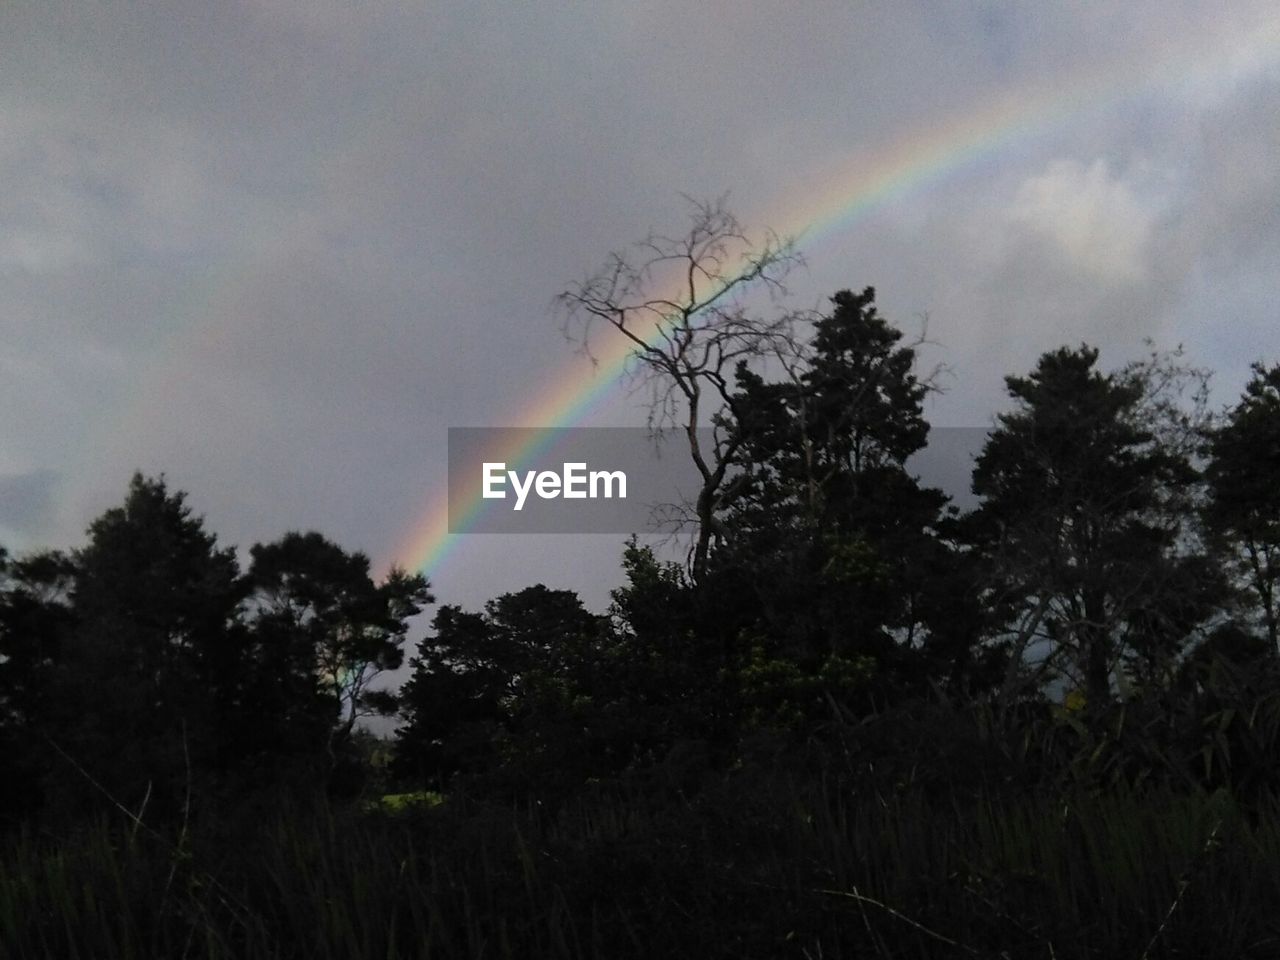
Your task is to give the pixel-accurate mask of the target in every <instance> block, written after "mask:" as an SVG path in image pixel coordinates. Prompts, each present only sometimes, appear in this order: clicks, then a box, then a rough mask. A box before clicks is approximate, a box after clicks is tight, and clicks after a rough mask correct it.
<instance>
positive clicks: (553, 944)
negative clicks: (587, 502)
mask: <svg viewBox="0 0 1280 960" xmlns="http://www.w3.org/2000/svg"><path fill="white" fill-rule="evenodd" d="M691 302H693V301H691ZM689 316H692V311H690V314H689ZM687 319H689V317H686V320H687ZM736 322H737V321H736V320H735V319H734V317H732V316H730V317H729V329H730V332H731V333H732V334H733V335H735V336H736V335H737V332H738V331H739V330H740V328H739V327H737V326H734V325H733V324H735V323H736ZM690 329H692V328H690ZM808 330H809V335H808V338H807V339H806V340H805V341H803V342H802V343H798V344H797V343H795V342H792V341H790V340H788V341H786V347H787V352H786V353H785V355H783V354H781V353H780V352H779V353H775V354H774V358H775V359H785V360H786V361H787V362H784V363H775V364H759V365H753V363H752V362H751V361H755V360H758V359H760V357H759V356H758V355H755V354H753V355H750V356H744V357H742V358H740V360H738V361H735V363H734V365H733V366H734V369H733V370H732V371H731V376H730V377H729V378H727V379H726V378H723V377H722V376H721V367H719V366H716V367H706V366H701V367H699V366H696V365H695V366H692V367H690V366H680V363H682V362H683V359H682V358H683V357H685V356H687V355H688V343H689V342H692V340H690V341H688V342H686V343H685V344H684V345H683V346H682V345H681V344H680V343H679V342H677V343H676V350H677V352H676V354H675V356H676V359H677V361H678V362H677V363H675V364H673V365H669V366H666V367H662V368H661V372H662V373H663V375H670V376H671V377H672V378H673V379H672V380H671V381H670V382H671V383H674V384H675V385H676V387H677V388H689V389H690V390H694V391H696V389H699V388H700V385H701V386H705V385H706V384H708V383H710V384H711V385H712V386H713V387H715V389H716V395H717V396H718V397H719V398H720V399H721V400H722V401H723V404H722V405H721V406H720V407H719V411H718V413H716V414H715V418H714V419H715V426H716V431H717V433H716V437H717V439H716V442H715V446H714V447H711V448H707V449H706V450H705V451H703V452H704V453H705V457H704V462H703V464H702V467H704V468H705V469H704V470H703V473H702V475H703V478H704V486H703V488H702V490H701V492H700V493H699V497H698V502H697V503H696V504H693V505H692V506H691V509H690V516H691V517H692V518H693V519H694V521H695V522H696V529H695V530H694V533H695V536H694V537H693V538H692V542H693V544H694V547H693V549H692V550H691V553H690V557H689V560H688V562H687V563H683V564H681V563H674V562H670V561H665V560H662V559H659V558H658V556H656V555H655V553H654V552H653V551H652V550H651V549H649V548H647V547H644V546H640V545H639V544H638V543H637V542H635V541H632V542H630V543H629V544H628V545H627V546H626V548H625V549H624V551H623V554H622V568H623V572H624V574H625V577H624V582H623V584H622V586H620V587H619V588H618V589H617V590H615V591H614V593H613V595H612V603H611V604H610V606H609V608H608V610H607V611H605V612H604V613H601V614H597V613H593V612H590V611H588V610H586V609H585V608H584V606H583V604H582V603H581V601H580V599H579V598H578V597H577V596H576V595H575V594H574V593H573V592H571V591H565V590H553V589H548V588H547V587H546V586H543V585H537V586H531V587H528V588H526V589H523V590H520V591H518V592H515V593H510V594H505V595H503V596H500V597H497V598H495V599H493V600H492V601H490V602H489V603H487V604H486V605H485V606H484V609H483V610H480V611H467V610H463V609H461V608H459V607H458V606H454V605H447V604H446V605H442V606H439V607H437V608H436V609H435V611H434V615H433V616H432V619H431V626H430V629H429V631H428V633H427V635H426V636H425V637H424V638H422V639H421V640H420V641H419V642H418V643H417V644H416V648H414V649H413V650H412V656H411V659H410V660H409V665H410V667H411V671H410V676H409V679H408V681H407V682H406V683H405V684H404V685H403V686H402V687H401V688H400V689H399V690H390V689H387V687H386V684H385V680H386V676H385V675H386V674H387V672H388V671H391V670H394V669H396V668H398V667H400V666H402V664H403V661H404V657H405V656H406V654H407V653H409V652H411V651H409V650H406V647H407V646H408V634H409V631H410V627H411V621H412V620H413V618H414V617H415V616H416V615H418V614H419V613H421V612H422V611H424V610H425V609H426V608H427V607H428V606H429V605H431V604H433V603H434V598H433V597H432V595H431V593H430V590H429V585H428V583H427V582H426V580H425V579H424V578H423V577H422V576H421V575H417V574H411V573H407V572H405V571H402V570H394V569H393V570H392V571H391V572H390V573H389V574H388V575H387V576H386V577H385V578H383V579H382V580H381V581H378V580H376V579H375V578H374V577H372V576H371V574H370V564H369V560H368V558H367V557H365V556H364V555H362V554H360V553H351V552H348V551H346V550H344V549H343V548H342V547H340V546H338V545H336V544H334V543H332V542H330V541H329V540H327V539H326V538H325V537H323V536H322V535H320V534H318V533H307V534H298V533H290V534H287V535H286V536H284V537H282V538H281V539H280V540H278V541H276V542H274V543H269V544H259V545H256V546H254V547H253V548H252V549H251V550H250V551H249V564H248V568H247V569H242V568H241V566H240V564H239V563H238V561H237V557H236V554H235V552H234V551H233V550H230V549H227V548H225V547H221V546H219V544H218V543H217V540H216V538H215V537H214V536H213V534H212V533H210V532H209V531H207V530H206V529H205V525H204V523H203V521H202V520H201V519H200V518H199V517H197V516H195V515H193V514H192V512H191V510H190V508H189V507H188V506H187V504H186V498H185V495H184V494H183V493H181V492H178V491H173V490H170V489H169V488H168V486H167V484H166V483H165V481H164V479H163V477H161V478H146V477H143V476H135V477H134V478H133V480H132V483H131V484H130V487H129V490H128V494H127V496H126V499H125V501H124V503H123V505H122V506H120V507H117V508H115V509H112V510H108V511H107V512H106V513H104V514H103V515H102V516H101V517H100V518H98V519H97V520H95V521H94V522H93V524H92V525H91V526H90V527H89V529H88V536H87V542H86V543H85V545H84V546H82V547H81V548H79V549H76V550H73V551H70V552H65V553H63V552H52V553H42V554H35V555H30V556H25V557H20V558H10V557H7V556H6V557H4V558H3V562H2V563H0V751H2V752H3V753H2V756H3V763H4V770H5V773H6V775H5V776H3V777H0V817H2V818H3V829H0V957H3V958H7V957H10V956H13V957H25V956H40V957H43V956H94V957H114V956H121V957H124V956H154V957H160V956H173V957H179V956H182V957H186V956H196V955H200V956H209V957H237V958H249V957H263V958H268V957H269V958H280V957H318V956H334V957H338V956H341V957H348V958H350V957H380V958H387V957H458V958H468V957H478V956H499V957H521V958H529V957H557V958H570V957H573V958H577V957H624V956H626V957H631V956H634V957H649V956H654V955H661V956H672V957H676V956H687V957H699V958H705V957H741V956H793V957H797V958H801V957H803V958H805V960H809V958H813V957H818V956H822V957H833V958H834V957H842V956H847V957H866V956H873V957H880V958H889V957H904V956H911V957H952V956H955V957H960V956H965V957H970V956H1007V957H1011V958H1014V957H1019V958H1020V957H1027V958H1031V957H1036V958H1040V957H1045V956H1057V957H1063V958H1067V957H1076V958H1081V960H1084V958H1093V957H1111V956H1121V955H1123V956H1149V957H1159V956H1168V957H1175V956H1197V957H1205V958H1212V957H1221V958H1224V960H1225V958H1233V960H1236V958H1242V957H1258V958H1265V957H1272V956H1275V947H1276V944H1277V943H1280V925H1278V924H1277V922H1276V921H1275V915H1274V911H1273V910H1270V909H1269V906H1267V905H1268V904H1269V903H1270V900H1271V899H1274V892H1275V891H1276V890H1280V831H1277V829H1276V825H1275V824H1276V821H1275V811H1276V804H1277V796H1278V792H1277V788H1278V787H1280V782H1278V781H1280V766H1277V764H1276V762H1275V757H1276V756H1277V751H1278V749H1280V683H1278V681H1280V645H1278V636H1277V622H1278V617H1280V611H1278V609H1277V601H1278V600H1280V598H1278V597H1277V593H1276V587H1277V577H1278V575H1280V482H1278V481H1280V365H1276V366H1267V365H1264V364H1258V365H1256V366H1255V367H1254V368H1253V373H1252V376H1251V379H1250V380H1249V382H1248V385H1247V387H1246V389H1245V391H1244V393H1243V394H1242V396H1241V397H1240V398H1239V399H1238V401H1237V402H1235V403H1234V404H1233V405H1231V406H1230V407H1229V408H1228V409H1226V410H1224V411H1220V412H1215V411H1212V410H1210V408H1209V406H1208V400H1207V397H1208V394H1207V383H1208V374H1207V372H1205V371H1202V370H1198V369H1196V368H1194V367H1192V366H1190V365H1188V364H1187V363H1186V362H1185V361H1184V360H1183V358H1182V356H1181V354H1179V353H1177V352H1175V353H1172V354H1160V353H1154V354H1151V355H1150V356H1147V357H1146V358H1144V359H1142V360H1139V361H1136V362H1134V363H1131V364H1128V365H1126V366H1123V367H1121V368H1119V369H1115V370H1110V371H1108V370H1104V369H1102V368H1100V366H1099V357H1098V352H1097V351H1096V350H1095V349H1093V348H1091V347H1089V346H1080V347H1064V348H1060V349H1057V350H1053V351H1051V352H1048V353H1045V354H1044V355H1043V356H1041V357H1040V358H1039V360H1038V362H1037V363H1036V364H1035V366H1034V368H1033V369H1032V370H1031V371H1030V372H1028V373H1026V374H1025V375H1021V376H1010V377H1008V378H1007V380H1006V386H1007V392H1008V404H1007V409H1006V412H1004V413H1001V414H1000V415H999V416H998V417H997V418H996V421H995V424H994V426H993V428H992V429H991V431H990V432H989V434H988V435H987V437H986V441H985V444H984V445H983V447H982V450H981V452H980V453H979V454H978V456H977V458H976V460H975V462H974V464H973V470H972V489H973V492H974V494H975V495H976V498H977V506H976V507H975V508H973V509H971V510H964V511H961V510H957V509H956V508H955V507H954V506H953V505H951V504H950V503H949V502H948V499H947V497H946V496H944V495H943V494H942V493H941V492H940V491H938V490H934V489H929V488H927V487H925V486H922V485H921V483H920V482H919V481H918V480H917V479H916V478H915V477H914V476H913V474H912V472H911V470H910V469H909V467H908V462H909V460H910V458H911V457H912V455H913V454H915V453H917V452H918V451H920V450H921V449H922V448H923V447H924V445H925V444H926V443H927V442H928V437H929V424H928V422H927V419H926V417H925V415H924V410H925V401H926V399H927V397H928V396H929V394H930V391H931V390H932V389H933V384H932V383H931V381H930V380H929V378H928V377H921V376H920V375H919V374H918V372H917V366H918V364H917V359H918V358H917V356H916V347H917V346H918V345H913V344H911V343H907V342H904V338H903V335H902V333H901V332H900V331H899V330H898V329H896V328H895V327H894V326H893V325H891V324H890V323H889V322H887V321H886V320H885V319H884V318H882V317H881V316H880V315H879V314H878V312H877V310H876V307H875V302H874V293H873V291H872V290H870V289H867V290H864V291H863V292H861V293H857V294H855V293H852V292H850V291H842V292H840V293H838V294H836V296H835V297H834V298H833V299H832V301H831V309H830V310H829V311H827V312H826V313H825V314H823V315H821V316H818V317H816V318H814V321H813V323H812V324H811V325H809V327H808ZM695 332H696V331H695ZM772 333H773V331H769V335H772ZM728 342H729V341H725V340H721V341H720V346H722V347H723V346H724V345H725V344H726V343H728ZM680 351H684V352H683V353H681V352H680ZM729 355H730V356H731V355H732V354H731V353H730V354H729ZM717 378H719V381H718V382H717ZM687 395H688V394H686V396H687ZM694 395H695V396H696V393H695V394H694ZM375 715H381V716H384V717H395V718H396V721H397V727H396V730H395V735H394V738H392V739H390V740H383V739H379V738H377V737H375V736H373V735H372V734H370V733H369V732H368V730H367V729H366V728H365V725H364V724H363V723H362V721H363V720H364V719H365V718H369V717H373V716H375Z"/></svg>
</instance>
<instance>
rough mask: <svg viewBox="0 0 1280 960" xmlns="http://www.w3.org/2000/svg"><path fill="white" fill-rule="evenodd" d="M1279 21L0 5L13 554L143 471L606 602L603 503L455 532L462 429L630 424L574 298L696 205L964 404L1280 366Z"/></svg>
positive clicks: (7, 512)
mask: <svg viewBox="0 0 1280 960" xmlns="http://www.w3.org/2000/svg"><path fill="white" fill-rule="evenodd" d="M1278 158H1280V10H1277V9H1276V7H1275V4H1274V2H1254V0H1213V2H1208V0H1195V2H1184V0H1158V2H1157V0H1131V2H1129V3H1126V4H1123V5H1121V4H1113V3H1102V2H1099V3H1087V2H1071V3H1067V2H1053V0H1044V2H1040V3H1037V4H1023V3H1014V2H1003V0H973V2H964V0H919V2H911V0H898V2H891V3H890V2H886V3H856V2H854V3H851V2H847V0H845V2H839V3H824V2H813V3H806V4H779V3H763V2H751V0H746V2H740V3H724V2H710V3H703V4H688V3H680V4H676V3H670V2H636V0H630V2H627V3H615V2H610V0H603V2H598V3H595V4H591V5H585V4H573V5H568V4H551V3H544V4H520V5H517V4H510V3H487V2H473V0H467V2H459V0H444V2H437V3H430V4H421V3H392V2H378V0H342V2H329V0H305V2H284V0H252V2H248V0H246V2H241V0H227V2H219V3H209V2H207V0H198V2H188V0H171V2H165V3H154V4H150V3H140V2H131V3H106V2H103V3H81V2H74V3H72V2H60V0H38V2H26V0H12V2H9V3H6V4H4V5H3V6H2V7H0V183H2V185H3V190H2V191H0V411H2V415H0V544H3V545H5V546H6V547H8V548H9V549H10V551H11V552H22V551H27V550H35V549H41V548H46V547H53V548H72V547H76V546H78V545H80V544H82V543H83V542H84V531H85V528H86V527H87V526H88V524H89V522H90V521H91V520H92V519H93V518H94V517H95V516H97V515H98V514H100V513H101V512H102V511H103V510H105V509H108V508H110V507H111V506H114V505H116V504H118V503H120V502H121V501H122V499H123V497H124V494H125V492H126V489H127V485H128V481H129V478H130V476H131V475H132V473H133V472H134V471H135V470H141V471H143V472H144V473H147V474H159V473H161V472H163V473H164V474H165V476H166V477H167V478H168V480H169V482H170V484H171V486H173V487H175V488H178V489H182V490H186V491H187V492H188V494H189V497H188V502H189V504H190V505H191V507H192V508H193V510H194V511H195V512H196V513H197V514H200V515H202V516H203V517H204V518H205V522H206V523H207V525H208V526H209V528H210V529H212V530H213V531H214V532H216V533H217V534H218V536H219V539H220V542H221V543H223V544H230V545H235V546H237V547H238V548H239V549H240V550H241V551H242V552H243V551H247V548H248V547H249V546H250V545H251V544H253V543H255V542H268V541H270V540H273V539H275V538H277V537H279V536H280V535H282V534H283V533H285V532H286V531H288V530H310V529H315V530H319V531H321V532H322V533H324V534H325V535H326V536H328V537H330V538H331V539H333V540H335V541H336V542H338V543H340V544H342V545H343V546H344V547H346V548H348V549H352V550H356V549H358V550H362V551H364V552H365V553H367V554H368V555H369V556H370V557H371V558H372V560H373V563H374V566H375V568H376V569H378V570H385V569H386V568H387V567H388V566H389V565H390V564H391V563H400V564H403V565H408V566H411V567H412V566H419V565H423V564H424V563H425V564H426V572H427V573H428V575H429V577H430V579H431V581H432V584H433V587H434V592H435V593H436V595H437V597H438V599H439V600H440V601H442V602H449V603H459V604H463V605H465V606H468V607H476V606H478V605H479V604H481V603H482V602H483V601H484V600H485V599H487V598H489V597H492V596H495V595H497V594H499V593H502V592H506V591H510V590H516V589H519V588H522V587H524V586H528V585H530V584H533V583H536V582H544V583H546V584H548V585H549V586H552V587H561V588H570V589H575V590H578V591H579V592H580V593H581V594H582V596H583V597H584V599H585V600H586V602H587V603H588V606H590V607H592V608H593V609H597V610H600V609H603V607H604V605H605V604H606V603H607V601H608V591H609V589H610V588H611V587H613V586H615V585H616V584H617V583H618V581H619V580H620V577H621V573H620V569H619V565H618V560H619V556H620V552H621V538H620V537H618V536H571V535H559V536H551V537H548V536H532V535H530V536H497V535H480V534H472V535H467V534H465V533H464V534H460V535H457V536H454V537H452V538H449V537H446V536H444V535H442V534H441V532H440V531H439V530H438V529H437V528H436V527H433V526H432V524H433V523H437V522H438V520H439V513H440V509H439V506H440V504H441V503H442V502H443V498H444V490H443V487H444V484H445V475H446V466H445V456H446V435H447V430H448V428H450V427H478V426H524V427H551V426H568V425H578V424H580V425H597V426H599V425H637V424H642V423H643V422H644V409H643V405H642V403H641V401H640V399H639V398H637V397H636V396H634V395H633V394H631V393H630V392H628V390H627V389H626V388H625V384H622V383H620V382H617V381H618V378H617V376H616V372H617V371H616V369H614V368H610V367H608V365H602V366H601V367H600V368H595V367H593V366H592V364H591V363H590V362H588V361H587V360H586V359H584V358H583V357H581V356H579V355H577V354H576V353H575V351H574V349H573V347H572V345H571V344H569V343H567V342H566V341H565V339H564V338H563V336H562V334H561V332H560V318H559V317H558V316H557V314H556V311H555V309H554V298H555V295H556V294H557V293H559V292H560V291H562V290H564V289H565V288H566V287H567V286H568V285H569V284H571V283H572V282H574V281H576V280H579V279H581V278H583V277H584V276H585V275H587V274H588V273H590V272H592V271H593V270H594V269H595V268H597V267H598V266H600V264H601V263H602V262H603V260H604V258H605V256H606V255H607V254H608V252H609V251H611V250H616V249H622V248H625V247H627V245H629V244H631V243H632V242H634V241H637V240H639V239H641V238H643V237H644V236H645V235H646V234H648V233H649V232H650V231H655V230H656V231H659V232H665V233H674V234H678V233H680V232H681V231H682V230H683V229H684V226H685V224H686V223H687V215H688V207H687V202H686V200H685V199H683V198H682V195H685V196H690V197H694V198H700V199H710V198H715V197H718V196H721V195H725V194H727V195H728V201H727V202H728V204H729V206H730V207H731V209H732V210H733V211H734V212H735V213H736V214H737V216H738V217H739V219H741V220H742V222H743V223H744V224H746V225H747V226H748V227H749V228H751V229H753V230H755V229H763V228H765V227H772V228H774V229H776V230H778V231H779V232H780V233H783V234H785V235H797V236H798V242H799V247H800V249H801V251H802V252H803V254H804V256H805V260H806V266H805V267H804V268H803V269H802V270H800V271H797V272H796V273H794V274H793V275H792V276H791V277H790V278H789V283H788V286H789V289H790V300H789V301H788V302H789V303H790V304H791V305H792V306H794V307H795V308H797V309H803V308H811V307H820V306H821V305H822V304H823V303H824V302H825V300H826V298H827V297H829V296H830V295H831V294H832V293H834V292H835V291H837V290H839V289H842V288H852V289H861V288H862V287H864V286H868V285H871V286H874V287H875V288H876V290H877V294H878V303H879V306H880V310H881V313H882V314H883V315H885V316H886V317H888V318H889V319H891V320H893V321H894V322H896V323H897V324H899V325H900V326H901V327H902V328H903V329H905V330H907V331H908V332H910V333H915V332H918V331H919V329H920V327H921V324H922V323H923V322H924V319H925V318H927V323H928V336H929V339H930V341H931V345H930V346H929V347H928V348H927V349H926V351H925V355H924V356H923V357H922V360H923V362H925V363H927V364H933V363H945V364H946V366H947V369H948V374H947V375H946V378H945V381H944V386H945V387H946V391H945V393H944V394H942V395H940V396H937V397H935V398H934V399H933V400H931V402H930V406H929V410H928V414H929V417H930V419H931V420H932V421H933V422H934V423H935V424H938V425H944V426H975V425H984V424H987V423H989V422H990V420H991V417H992V415H993V414H994V413H995V412H996V411H997V410H999V409H1000V408H1001V406H1002V404H1004V403H1005V395H1004V393H1003V389H1002V378H1003V377H1004V376H1005V375H1006V374H1017V373H1024V372H1026V371H1027V370H1028V369H1030V368H1031V367H1032V366H1033V365H1034V363H1035V359H1036V357H1037V356H1039V354H1041V353H1042V352H1044V351H1045V350H1048V349H1052V348H1054V347H1057V346H1059V345H1061V344H1064V343H1066V344H1073V345H1074V344H1078V343H1080V342H1082V341H1087V342H1089V343H1092V344H1096V345H1098V346H1099V347H1100V348H1101V349H1102V355H1103V360H1104V362H1105V363H1107V364H1109V365H1112V366H1116V365H1119V364H1121V363H1123V362H1124V361H1126V360H1129V359H1133V358H1135V357H1138V356H1141V355H1143V354H1144V353H1145V351H1146V348H1145V347H1144V345H1143V342H1144V339H1146V338H1151V339H1152V340H1153V341H1154V342H1155V344H1156V345H1157V346H1159V347H1164V348H1171V347H1174V346H1176V345H1178V344H1183V345H1185V347H1186V350H1187V355H1188V357H1189V358H1190V359H1191V360H1192V361H1194V362H1196V363H1199V364H1203V365H1205V366H1208V367H1211V368H1213V369H1214V370H1215V371H1216V376H1215V393H1214V397H1215V402H1217V403H1221V404H1225V403H1229V402H1230V401H1231V400H1232V399H1233V398H1234V397H1235V396H1236V395H1237V394H1238V392H1239V390H1240V388H1241V386H1242V384H1243V382H1244V380H1245V378H1246V376H1247V374H1248V368H1249V364H1250V363H1251V362H1252V361H1254V360H1258V359H1269V360H1272V361H1274V360H1276V359H1280V358H1278V357H1277V354H1278V353H1280V348H1278V347H1277V338H1276V333H1275V331H1276V329H1277V327H1276V321H1277V315H1276V304H1277V302H1278V301H1280V296H1278V294H1280V269H1277V267H1278V266H1280V159H1278Z"/></svg>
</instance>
